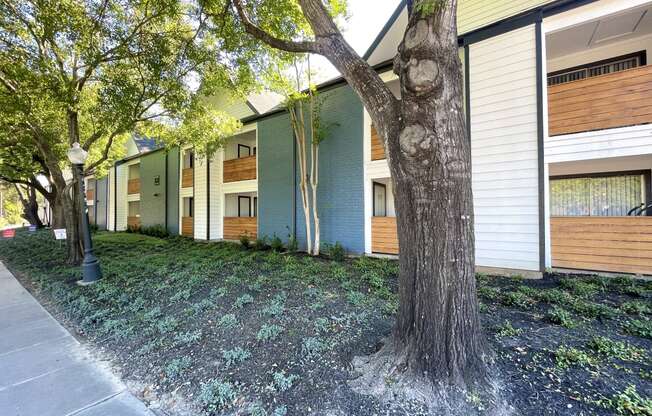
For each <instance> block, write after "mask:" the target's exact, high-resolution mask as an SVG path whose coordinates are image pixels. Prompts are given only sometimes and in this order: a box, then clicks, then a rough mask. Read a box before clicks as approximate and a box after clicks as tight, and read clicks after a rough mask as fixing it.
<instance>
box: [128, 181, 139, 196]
mask: <svg viewBox="0 0 652 416" xmlns="http://www.w3.org/2000/svg"><path fill="white" fill-rule="evenodd" d="M139 193H140V178H138V179H129V181H128V182H127V194H129V195H133V194H139Z"/></svg>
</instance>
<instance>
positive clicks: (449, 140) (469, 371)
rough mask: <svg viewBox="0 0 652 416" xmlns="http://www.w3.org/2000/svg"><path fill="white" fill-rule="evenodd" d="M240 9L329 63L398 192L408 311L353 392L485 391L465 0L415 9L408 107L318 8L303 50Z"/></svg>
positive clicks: (311, 9)
mask: <svg viewBox="0 0 652 416" xmlns="http://www.w3.org/2000/svg"><path fill="white" fill-rule="evenodd" d="M234 2H235V3H234V4H235V5H236V7H237V10H238V14H239V17H240V19H241V21H242V22H243V23H244V25H245V27H246V29H247V31H248V32H249V33H250V34H252V35H253V36H256V37H258V38H259V39H262V40H263V41H265V42H267V43H268V44H270V45H271V46H273V47H276V48H279V49H284V50H286V51H290V52H312V53H319V54H321V55H324V56H325V57H327V58H328V59H329V61H331V63H332V64H333V65H334V66H335V67H336V68H337V69H338V70H339V71H340V73H341V74H342V75H343V76H344V78H345V79H346V80H347V81H348V83H349V85H350V86H351V88H352V89H353V90H354V91H355V92H356V93H357V95H358V96H359V97H360V99H361V101H362V103H363V105H364V107H365V109H366V110H367V111H368V112H369V115H370V117H371V119H372V121H373V124H374V125H375V126H376V128H377V130H378V132H379V134H380V136H381V137H382V139H383V144H384V147H385V154H386V155H387V160H388V163H389V167H390V172H391V176H392V181H393V184H394V188H395V200H396V212H397V223H398V237H399V245H400V260H399V300H400V307H399V312H398V318H397V322H396V326H395V329H394V332H393V334H392V337H391V339H390V340H388V342H387V343H386V345H385V346H384V347H383V348H382V349H381V350H380V351H379V352H378V353H377V354H376V355H375V356H373V357H367V358H366V359H361V360H359V361H358V362H357V363H356V364H357V365H356V368H357V369H359V370H360V371H361V372H362V377H360V379H359V380H358V381H356V382H354V383H352V384H353V385H355V386H359V387H361V388H360V391H361V392H365V393H377V394H379V395H382V394H383V393H385V391H386V390H387V389H390V390H393V389H395V388H399V389H400V388H403V390H402V392H403V393H405V394H412V393H416V395H417V396H420V397H422V398H428V397H425V396H428V395H430V396H429V398H430V399H432V392H433V389H432V387H433V386H435V385H443V386H449V387H450V386H452V387H453V391H454V390H456V389H459V388H461V389H468V388H475V387H484V386H486V384H485V383H486V382H487V377H486V375H487V368H486V365H487V364H486V361H487V360H486V357H485V355H486V349H485V342H484V337H483V334H482V330H481V327H480V320H479V313H478V301H477V295H476V288H475V275H474V266H475V259H474V231H473V198H472V191H471V151H470V143H469V141H468V136H467V134H466V125H465V121H464V113H463V107H462V69H461V63H460V60H459V55H458V44H457V25H456V9H457V1H456V0H414V1H409V2H408V6H409V8H410V10H409V21H408V27H407V30H406V32H405V35H404V39H403V42H402V43H401V45H400V47H399V50H398V55H397V56H396V58H395V61H394V71H395V72H396V73H397V75H398V76H399V79H400V84H401V98H400V99H396V98H395V97H394V96H393V94H392V92H391V91H390V90H389V88H388V87H387V85H385V83H384V82H383V80H382V79H381V78H380V76H379V75H378V74H377V73H376V72H375V71H374V70H373V69H372V68H371V67H370V66H369V65H368V64H367V62H365V61H364V60H363V59H361V58H360V57H359V56H358V55H357V54H356V53H355V51H354V50H353V49H352V48H351V46H350V45H349V44H348V43H347V42H346V41H345V40H344V38H343V37H342V35H341V33H340V31H339V29H338V28H337V26H336V25H335V23H334V22H333V20H332V18H331V17H330V15H329V13H328V11H327V10H326V8H325V6H324V4H323V2H322V1H321V0H299V4H300V6H301V9H302V11H303V14H304V16H305V17H306V19H307V20H308V22H309V23H310V26H311V28H312V30H313V32H314V34H315V39H314V41H305V42H292V41H287V40H283V39H278V38H275V37H273V36H271V35H270V34H268V33H265V32H264V31H263V30H262V29H261V28H259V27H257V26H256V25H255V23H253V21H252V20H251V19H249V18H248V15H247V12H246V10H245V8H244V7H243V4H242V1H241V0H234ZM412 5H413V6H412ZM410 6H412V7H410ZM388 380H391V381H392V382H393V383H388ZM418 386H424V387H425V389H419V388H418ZM415 390H419V391H418V392H415ZM386 397H387V396H386ZM453 398H454V399H459V398H460V397H459V396H458V397H453ZM462 402H464V398H463V397H462ZM429 403H431V404H436V405H437V401H433V400H430V402H429ZM461 406H462V407H463V406H464V404H462V405H461ZM444 407H445V406H444ZM438 413H443V414H450V413H452V412H451V411H449V410H440V411H438Z"/></svg>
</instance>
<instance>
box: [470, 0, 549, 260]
mask: <svg viewBox="0 0 652 416" xmlns="http://www.w3.org/2000/svg"><path fill="white" fill-rule="evenodd" d="M532 3H534V2H532ZM502 4H503V5H505V4H507V2H502ZM478 18H479V19H480V18H483V16H480V15H479V16H478ZM469 53H470V64H471V65H470V89H471V153H472V167H473V198H474V205H475V238H476V264H477V265H478V266H486V267H499V268H511V269H523V270H539V268H540V267H539V198H538V193H539V185H538V181H539V171H538V154H537V148H538V147H537V99H536V49H535V31H534V26H529V27H525V28H522V29H518V30H515V31H512V32H509V33H506V34H503V35H500V36H497V37H494V38H491V39H488V40H486V41H483V42H479V43H476V44H472V45H471V46H470V49H469Z"/></svg>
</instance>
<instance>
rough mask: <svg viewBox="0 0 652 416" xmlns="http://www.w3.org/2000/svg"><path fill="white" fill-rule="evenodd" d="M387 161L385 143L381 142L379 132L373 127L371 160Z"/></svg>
mask: <svg viewBox="0 0 652 416" xmlns="http://www.w3.org/2000/svg"><path fill="white" fill-rule="evenodd" d="M382 159H386V157H385V148H384V147H383V143H382V142H381V141H380V136H379V135H378V131H377V130H376V128H375V127H374V126H373V125H372V126H371V160H382Z"/></svg>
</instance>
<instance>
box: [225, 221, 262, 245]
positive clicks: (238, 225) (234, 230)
mask: <svg viewBox="0 0 652 416" xmlns="http://www.w3.org/2000/svg"><path fill="white" fill-rule="evenodd" d="M257 220H258V218H256V217H224V239H225V240H239V239H240V236H241V235H243V234H246V235H247V236H248V237H249V238H250V239H252V240H253V239H255V238H256V237H257V234H258V221H257Z"/></svg>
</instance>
